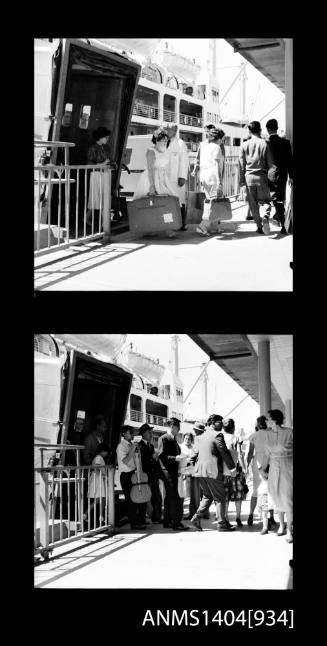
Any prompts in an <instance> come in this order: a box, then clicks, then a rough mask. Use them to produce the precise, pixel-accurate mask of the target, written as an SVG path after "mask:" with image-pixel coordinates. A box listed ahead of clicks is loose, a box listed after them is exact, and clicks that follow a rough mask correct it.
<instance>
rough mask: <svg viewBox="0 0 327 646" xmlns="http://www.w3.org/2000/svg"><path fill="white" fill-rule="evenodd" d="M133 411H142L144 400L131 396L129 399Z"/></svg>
mask: <svg viewBox="0 0 327 646" xmlns="http://www.w3.org/2000/svg"><path fill="white" fill-rule="evenodd" d="M129 403H130V407H131V410H138V411H141V410H142V398H141V397H139V396H138V395H133V394H132V395H131V396H130V399H129Z"/></svg>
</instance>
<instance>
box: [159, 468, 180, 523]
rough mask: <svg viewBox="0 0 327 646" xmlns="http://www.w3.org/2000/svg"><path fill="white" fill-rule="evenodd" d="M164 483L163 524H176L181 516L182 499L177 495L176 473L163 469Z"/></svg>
mask: <svg viewBox="0 0 327 646" xmlns="http://www.w3.org/2000/svg"><path fill="white" fill-rule="evenodd" d="M162 480H163V483H164V485H165V499H164V525H168V524H169V523H171V524H172V525H178V524H179V523H181V521H182V518H183V500H182V498H180V496H179V495H178V475H177V474H172V473H169V472H168V471H166V469H165V470H163V478H162Z"/></svg>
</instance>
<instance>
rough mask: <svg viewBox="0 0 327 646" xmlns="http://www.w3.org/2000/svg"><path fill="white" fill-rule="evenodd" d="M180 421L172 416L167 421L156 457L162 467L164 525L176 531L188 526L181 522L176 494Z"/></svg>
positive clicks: (179, 500)
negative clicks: (177, 437) (166, 428)
mask: <svg viewBox="0 0 327 646" xmlns="http://www.w3.org/2000/svg"><path fill="white" fill-rule="evenodd" d="M179 429H180V421H179V419H177V418H176V417H172V418H171V419H170V420H169V422H168V431H167V433H165V434H164V435H161V436H160V437H159V442H158V457H159V462H160V466H161V468H162V480H163V483H164V485H165V499H164V522H163V526H164V527H171V529H174V530H176V531H186V530H187V529H189V527H185V525H183V524H182V518H183V506H182V500H181V498H180V497H179V495H178V466H179V462H180V461H181V455H180V454H181V449H180V446H179V444H178V442H177V440H176V435H177V434H178V432H179Z"/></svg>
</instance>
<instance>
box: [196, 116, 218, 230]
mask: <svg viewBox="0 0 327 646" xmlns="http://www.w3.org/2000/svg"><path fill="white" fill-rule="evenodd" d="M206 136H207V141H203V142H201V144H200V146H199V150H198V155H197V160H196V163H195V165H194V169H193V172H192V176H193V177H195V174H196V172H197V171H198V169H199V170H200V183H201V187H202V190H203V191H204V194H205V202H204V208H203V215H202V221H201V222H200V224H199V226H198V227H197V229H196V230H197V232H198V233H201V234H202V235H206V236H208V235H209V232H215V233H216V232H218V231H219V226H218V225H219V221H218V220H217V218H215V214H214V207H213V202H214V200H216V199H217V198H218V197H223V189H222V182H223V175H224V164H225V156H224V148H223V138H224V136H225V133H224V132H223V130H218V129H217V128H215V127H214V126H212V125H210V126H207V128H206Z"/></svg>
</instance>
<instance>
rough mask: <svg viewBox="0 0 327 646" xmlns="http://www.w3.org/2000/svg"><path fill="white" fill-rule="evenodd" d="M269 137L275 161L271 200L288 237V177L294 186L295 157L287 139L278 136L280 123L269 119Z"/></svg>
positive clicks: (276, 216) (270, 179)
mask: <svg viewBox="0 0 327 646" xmlns="http://www.w3.org/2000/svg"><path fill="white" fill-rule="evenodd" d="M266 129H267V133H268V135H269V145H270V149H271V153H272V156H273V159H274V166H273V168H271V170H269V171H268V186H269V189H270V195H271V200H272V203H273V206H274V207H275V212H276V214H275V218H276V219H277V221H278V223H279V225H280V226H281V230H280V233H282V234H284V235H286V234H287V231H286V229H285V196H286V184H287V177H288V178H289V183H290V186H292V185H293V176H294V168H293V155H292V148H291V143H290V141H289V140H288V139H286V138H285V137H280V136H279V135H278V132H277V131H278V121H277V120H276V119H269V121H267V123H266Z"/></svg>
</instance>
